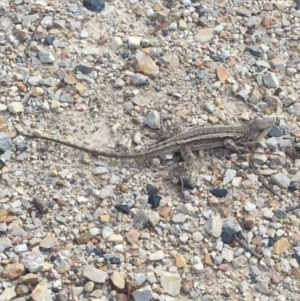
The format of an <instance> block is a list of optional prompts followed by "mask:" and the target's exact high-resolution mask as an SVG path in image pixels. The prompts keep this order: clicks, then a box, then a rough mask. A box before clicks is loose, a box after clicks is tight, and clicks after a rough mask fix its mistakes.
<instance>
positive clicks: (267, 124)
mask: <svg viewBox="0 0 300 301" xmlns="http://www.w3.org/2000/svg"><path fill="white" fill-rule="evenodd" d="M273 124H274V122H273V121H270V120H269V119H266V118H265V119H256V120H253V121H251V122H249V123H248V126H249V133H248V135H249V136H248V137H245V139H246V140H247V142H246V143H245V144H247V145H251V144H255V143H256V142H257V141H259V140H260V139H261V138H263V137H265V136H266V135H267V134H268V133H269V132H270V130H271V128H272V126H273Z"/></svg>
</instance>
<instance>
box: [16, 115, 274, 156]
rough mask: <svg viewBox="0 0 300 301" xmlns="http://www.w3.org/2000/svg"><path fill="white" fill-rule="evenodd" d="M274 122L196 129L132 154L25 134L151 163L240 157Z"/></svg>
mask: <svg viewBox="0 0 300 301" xmlns="http://www.w3.org/2000/svg"><path fill="white" fill-rule="evenodd" d="M272 125H273V122H271V121H270V120H268V119H266V118H265V119H255V120H253V121H250V122H248V123H244V124H241V125H234V126H226V125H225V126H207V127H201V126H196V127H193V128H191V129H190V130H187V131H185V132H182V133H179V134H177V135H174V136H173V137H171V138H169V139H166V140H164V141H161V142H158V143H155V144H152V145H150V146H149V147H148V148H146V149H144V150H142V151H137V152H129V153H118V152H111V151H104V150H96V149H90V148H86V147H84V146H79V145H76V144H73V143H71V142H67V141H62V140H58V139H55V138H50V137H46V136H42V135H38V134H23V133H22V136H24V137H26V138H29V139H43V140H48V141H51V142H55V143H58V144H61V145H65V146H68V147H71V148H74V149H77V150H80V151H83V152H86V153H89V154H90V155H92V156H95V157H98V156H102V157H107V158H114V159H137V160H138V159H148V158H153V157H157V156H161V155H164V154H170V153H175V152H183V151H184V150H188V151H192V152H193V151H198V150H200V149H211V148H217V147H226V148H228V149H230V150H233V151H236V152H238V153H240V152H241V151H243V152H244V151H245V150H246V149H245V148H244V147H245V146H246V147H247V146H251V145H254V144H255V143H256V142H258V141H259V140H260V139H261V138H263V137H265V136H266V135H267V134H268V132H269V131H270V129H271V128H272Z"/></svg>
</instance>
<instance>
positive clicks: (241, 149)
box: [223, 139, 249, 154]
mask: <svg viewBox="0 0 300 301" xmlns="http://www.w3.org/2000/svg"><path fill="white" fill-rule="evenodd" d="M223 144H224V146H225V147H226V148H228V149H230V150H232V151H235V152H237V153H238V154H241V153H247V152H249V150H247V149H246V148H244V147H242V146H238V145H236V143H235V141H234V140H233V139H226V140H224V142H223Z"/></svg>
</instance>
